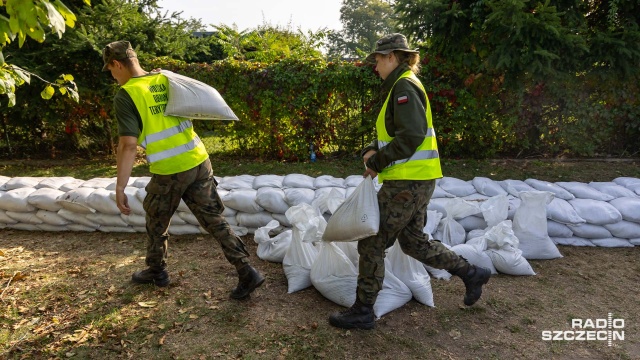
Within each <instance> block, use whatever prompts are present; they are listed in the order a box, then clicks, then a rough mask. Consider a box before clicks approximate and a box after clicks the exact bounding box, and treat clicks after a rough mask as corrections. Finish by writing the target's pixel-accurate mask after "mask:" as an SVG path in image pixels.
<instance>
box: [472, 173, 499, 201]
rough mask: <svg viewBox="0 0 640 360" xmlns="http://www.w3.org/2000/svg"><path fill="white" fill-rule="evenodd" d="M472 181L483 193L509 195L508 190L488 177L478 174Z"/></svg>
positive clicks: (487, 194)
mask: <svg viewBox="0 0 640 360" xmlns="http://www.w3.org/2000/svg"><path fill="white" fill-rule="evenodd" d="M471 183H472V184H473V186H474V187H475V188H476V191H478V192H479V193H480V194H482V195H486V196H489V197H492V196H498V195H507V191H506V190H504V189H503V188H502V186H500V184H499V183H498V182H496V181H493V180H491V179H489V178H487V177H481V176H476V177H474V178H473V180H471Z"/></svg>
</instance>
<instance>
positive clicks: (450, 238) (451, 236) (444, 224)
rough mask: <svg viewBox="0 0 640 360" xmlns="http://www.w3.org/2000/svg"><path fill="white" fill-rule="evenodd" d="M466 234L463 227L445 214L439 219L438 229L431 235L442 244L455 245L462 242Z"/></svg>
mask: <svg viewBox="0 0 640 360" xmlns="http://www.w3.org/2000/svg"><path fill="white" fill-rule="evenodd" d="M466 235H467V232H466V231H465V229H464V227H463V226H462V225H460V223H459V222H458V221H456V220H455V219H454V218H452V217H451V216H447V217H446V218H444V219H442V220H441V221H440V224H439V225H438V230H437V231H436V232H435V234H433V237H434V239H437V240H440V241H441V242H442V243H443V244H447V245H449V246H455V245H458V244H463V243H464V241H465V239H466Z"/></svg>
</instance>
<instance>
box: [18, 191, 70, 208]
mask: <svg viewBox="0 0 640 360" xmlns="http://www.w3.org/2000/svg"><path fill="white" fill-rule="evenodd" d="M62 194H64V192H63V191H60V190H57V189H53V188H40V189H38V190H36V191H34V192H32V193H31V194H29V196H27V202H28V203H29V204H31V205H33V206H35V207H36V208H38V209H43V210H48V211H58V210H60V209H62V205H60V204H58V202H57V201H56V199H57V198H58V197H59V196H60V195H62Z"/></svg>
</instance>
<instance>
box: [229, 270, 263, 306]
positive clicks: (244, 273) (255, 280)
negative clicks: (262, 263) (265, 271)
mask: <svg viewBox="0 0 640 360" xmlns="http://www.w3.org/2000/svg"><path fill="white" fill-rule="evenodd" d="M238 277H239V278H238V286H237V287H236V288H235V289H233V291H232V292H231V295H230V296H231V298H232V299H236V300H241V299H244V298H247V297H249V294H251V292H252V291H253V290H255V289H256V288H258V287H259V286H260V285H262V283H263V282H264V277H263V276H262V275H260V273H259V272H258V270H256V269H254V268H253V266H251V265H246V266H244V267H242V268H240V269H239V270H238Z"/></svg>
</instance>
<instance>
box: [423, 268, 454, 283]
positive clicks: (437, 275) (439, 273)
mask: <svg viewBox="0 0 640 360" xmlns="http://www.w3.org/2000/svg"><path fill="white" fill-rule="evenodd" d="M424 268H425V269H426V270H427V272H428V273H429V275H431V277H432V278H434V279H438V280H445V281H449V280H450V279H451V273H450V272H448V271H447V270H445V269H436V268H434V267H431V266H428V265H425V266H424Z"/></svg>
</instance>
